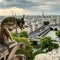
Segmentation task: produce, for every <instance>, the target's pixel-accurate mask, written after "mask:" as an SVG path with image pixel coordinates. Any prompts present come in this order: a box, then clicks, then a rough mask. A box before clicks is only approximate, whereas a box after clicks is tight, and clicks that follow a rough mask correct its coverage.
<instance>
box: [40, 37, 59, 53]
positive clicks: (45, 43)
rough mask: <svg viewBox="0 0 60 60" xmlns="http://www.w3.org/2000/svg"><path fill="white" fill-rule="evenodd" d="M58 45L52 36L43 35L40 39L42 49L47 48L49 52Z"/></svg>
mask: <svg viewBox="0 0 60 60" xmlns="http://www.w3.org/2000/svg"><path fill="white" fill-rule="evenodd" d="M58 47H59V45H58V44H56V43H53V41H52V39H51V37H42V38H41V39H40V48H41V49H42V50H44V49H45V50H46V51H47V52H48V51H51V50H53V49H57V48H58Z"/></svg>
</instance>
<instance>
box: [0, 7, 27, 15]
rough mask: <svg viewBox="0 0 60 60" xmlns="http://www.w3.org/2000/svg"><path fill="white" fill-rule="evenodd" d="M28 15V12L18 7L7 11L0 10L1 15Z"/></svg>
mask: <svg viewBox="0 0 60 60" xmlns="http://www.w3.org/2000/svg"><path fill="white" fill-rule="evenodd" d="M26 13H28V10H26V9H22V8H16V7H12V8H7V9H2V8H0V15H12V14H26Z"/></svg>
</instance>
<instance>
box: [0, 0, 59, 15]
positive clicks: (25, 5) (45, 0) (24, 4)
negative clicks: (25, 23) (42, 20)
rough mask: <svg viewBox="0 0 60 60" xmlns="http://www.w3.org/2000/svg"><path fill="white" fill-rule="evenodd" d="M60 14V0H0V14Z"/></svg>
mask: <svg viewBox="0 0 60 60" xmlns="http://www.w3.org/2000/svg"><path fill="white" fill-rule="evenodd" d="M43 10H44V12H45V15H60V0H0V15H12V14H17V15H20V14H26V15H41V14H42V12H43Z"/></svg>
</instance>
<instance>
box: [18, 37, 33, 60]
mask: <svg viewBox="0 0 60 60" xmlns="http://www.w3.org/2000/svg"><path fill="white" fill-rule="evenodd" d="M18 42H24V44H25V48H21V49H19V50H18V51H17V54H25V56H26V58H27V60H28V58H29V57H30V56H31V54H32V52H33V47H32V46H31V44H30V41H29V40H28V39H27V38H25V37H21V38H20V40H19V41H18Z"/></svg>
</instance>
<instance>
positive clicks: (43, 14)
mask: <svg viewBox="0 0 60 60" xmlns="http://www.w3.org/2000/svg"><path fill="white" fill-rule="evenodd" d="M42 17H43V18H44V10H43V11H42Z"/></svg>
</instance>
